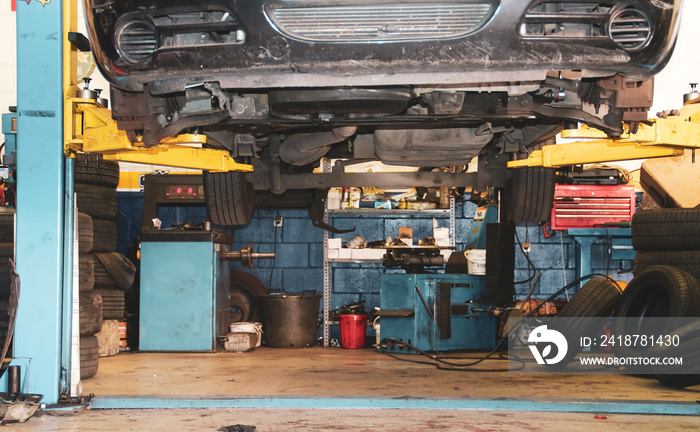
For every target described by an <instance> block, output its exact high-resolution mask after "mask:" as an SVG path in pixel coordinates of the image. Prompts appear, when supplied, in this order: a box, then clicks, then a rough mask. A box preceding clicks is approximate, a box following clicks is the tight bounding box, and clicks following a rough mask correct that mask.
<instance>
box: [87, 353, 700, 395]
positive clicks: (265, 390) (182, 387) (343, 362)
mask: <svg viewBox="0 0 700 432" xmlns="http://www.w3.org/2000/svg"><path fill="white" fill-rule="evenodd" d="M409 358H410V359H418V358H417V357H416V356H409ZM479 367H480V368H503V367H507V366H506V362H504V361H493V362H487V363H482V364H480V365H479ZM89 393H93V394H95V395H97V396H110V395H122V396H143V395H146V396H169V397H178V396H183V397H189V398H191V397H198V396H202V397H208V398H213V397H214V398H216V397H222V398H235V397H265V396H274V397H313V398H456V399H460V398H472V399H479V398H482V399H487V398H503V397H506V398H520V399H527V400H531V399H533V398H536V399H538V400H545V401H547V400H551V401H558V400H562V399H569V400H572V399H573V400H594V401H597V400H600V399H614V400H654V401H696V400H700V386H696V387H693V388H690V389H685V390H675V389H669V388H665V387H662V386H661V385H660V384H659V382H658V381H657V380H655V379H646V378H640V377H633V376H624V375H612V374H599V375H574V374H548V375H533V374H514V373H508V372H456V371H445V370H437V369H435V368H434V367H432V366H427V365H421V364H415V363H405V362H400V361H397V360H394V359H392V358H390V357H388V356H387V355H385V354H382V353H378V352H375V351H373V350H371V349H363V350H343V349H340V348H320V347H319V348H306V349H275V348H257V349H255V350H254V351H251V352H247V353H239V354H237V353H230V352H218V353H121V354H119V355H117V356H116V357H106V358H101V359H100V364H99V371H98V373H97V375H96V376H95V377H94V378H91V379H89V380H85V381H83V394H89Z"/></svg>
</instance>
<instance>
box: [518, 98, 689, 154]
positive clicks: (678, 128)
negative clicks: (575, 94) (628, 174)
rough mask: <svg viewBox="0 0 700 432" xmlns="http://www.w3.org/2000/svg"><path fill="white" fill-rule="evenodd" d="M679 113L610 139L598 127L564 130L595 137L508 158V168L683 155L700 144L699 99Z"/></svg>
mask: <svg viewBox="0 0 700 432" xmlns="http://www.w3.org/2000/svg"><path fill="white" fill-rule="evenodd" d="M678 114H679V115H677V116H671V117H667V118H656V119H650V120H648V121H646V122H643V123H641V124H640V125H639V130H638V131H637V132H636V133H634V134H632V133H629V132H628V133H625V134H623V135H622V136H621V137H620V138H618V139H609V138H607V137H606V135H605V133H604V132H602V131H598V130H596V129H590V128H588V127H585V126H584V127H582V128H580V129H573V130H564V131H562V137H563V138H580V139H584V138H586V139H591V138H593V139H596V138H597V139H596V140H595V141H579V142H571V143H562V144H556V145H546V146H543V147H542V149H541V150H535V151H533V152H532V153H531V154H530V156H529V157H528V158H527V159H522V160H514V161H510V162H508V168H524V167H551V168H559V167H562V166H568V165H578V164H587V163H598V162H613V161H621V160H632V159H648V158H657V157H665V156H680V155H682V154H683V153H684V150H685V149H688V148H690V149H696V148H698V147H700V103H691V104H688V105H686V106H684V107H683V108H682V109H681V110H680V111H679V113H678Z"/></svg>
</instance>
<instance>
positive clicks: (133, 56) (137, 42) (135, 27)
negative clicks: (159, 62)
mask: <svg viewBox="0 0 700 432" xmlns="http://www.w3.org/2000/svg"><path fill="white" fill-rule="evenodd" d="M117 40H118V44H117V47H118V49H119V53H120V54H121V56H122V57H123V58H125V59H127V60H128V61H129V62H131V63H141V62H144V61H147V60H148V59H149V58H150V56H151V55H152V54H153V53H154V52H155V50H156V49H157V48H158V35H157V34H156V29H155V27H154V26H153V25H152V24H150V23H148V22H145V21H140V20H134V21H131V22H129V23H128V24H127V25H125V26H124V27H123V28H122V29H121V31H120V32H119V34H118V36H117Z"/></svg>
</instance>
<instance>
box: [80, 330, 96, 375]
mask: <svg viewBox="0 0 700 432" xmlns="http://www.w3.org/2000/svg"><path fill="white" fill-rule="evenodd" d="M99 362H100V347H99V345H98V344H97V338H96V337H95V336H81V337H80V379H88V378H92V377H94V376H95V375H97V368H98V366H99Z"/></svg>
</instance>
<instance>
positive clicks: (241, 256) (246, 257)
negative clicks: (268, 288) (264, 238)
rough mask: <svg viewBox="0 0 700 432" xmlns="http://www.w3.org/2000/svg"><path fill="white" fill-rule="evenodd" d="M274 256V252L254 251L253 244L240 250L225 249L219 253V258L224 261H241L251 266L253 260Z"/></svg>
mask: <svg viewBox="0 0 700 432" xmlns="http://www.w3.org/2000/svg"><path fill="white" fill-rule="evenodd" d="M274 257H275V254H274V253H265V252H264V253H259V252H254V251H253V245H252V244H249V245H248V247H245V248H243V249H241V250H240V251H224V252H221V253H220V254H219V259H220V260H222V261H240V262H241V263H242V264H243V265H247V266H248V267H250V268H253V262H254V261H255V260H256V259H271V258H274Z"/></svg>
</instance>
